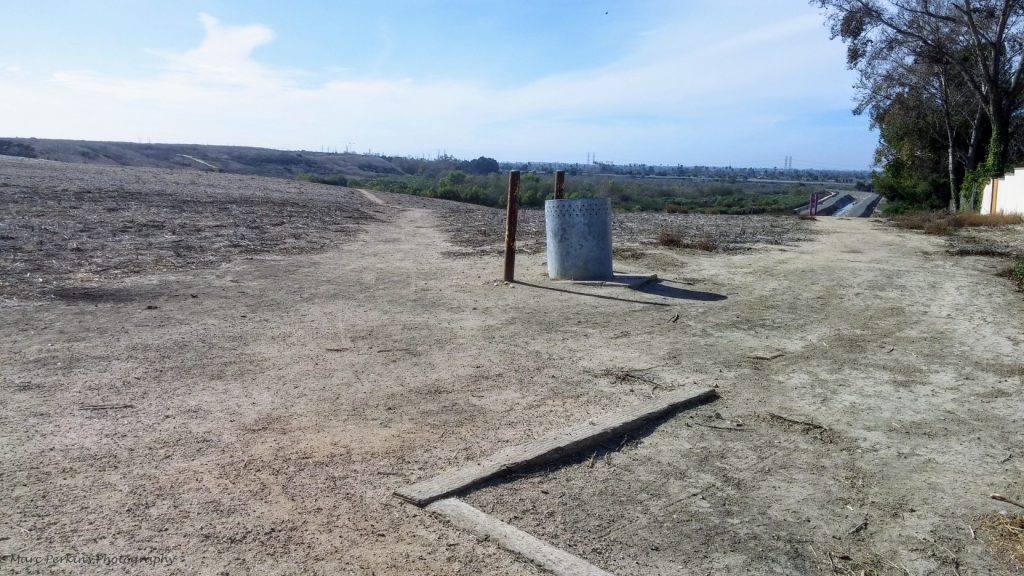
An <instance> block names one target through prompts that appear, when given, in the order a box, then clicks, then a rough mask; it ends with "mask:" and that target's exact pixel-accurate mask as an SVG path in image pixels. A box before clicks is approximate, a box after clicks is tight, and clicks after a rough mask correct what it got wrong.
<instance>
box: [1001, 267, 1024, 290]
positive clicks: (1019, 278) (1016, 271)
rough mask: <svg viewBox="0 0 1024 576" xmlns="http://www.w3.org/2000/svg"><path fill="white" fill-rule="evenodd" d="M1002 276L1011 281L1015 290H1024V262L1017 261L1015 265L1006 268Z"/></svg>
mask: <svg viewBox="0 0 1024 576" xmlns="http://www.w3.org/2000/svg"><path fill="white" fill-rule="evenodd" d="M1003 275H1004V276H1006V277H1007V278H1009V279H1010V280H1013V281H1014V283H1016V284H1017V288H1020V289H1021V290H1024V260H1018V261H1017V263H1016V264H1014V265H1013V266H1011V267H1009V268H1007V269H1006V271H1005V272H1003Z"/></svg>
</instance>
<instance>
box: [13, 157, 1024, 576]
mask: <svg viewBox="0 0 1024 576" xmlns="http://www.w3.org/2000/svg"><path fill="white" fill-rule="evenodd" d="M24 162H29V163H31V161H24ZM10 166H11V165H10V164H6V163H0V178H2V182H4V183H5V186H4V187H2V188H0V195H2V198H3V200H4V202H5V204H6V206H5V210H6V211H5V213H4V216H3V220H4V224H5V225H7V226H8V227H10V226H11V220H13V218H12V217H11V214H12V212H13V210H10V208H11V206H12V204H15V203H14V201H13V200H11V199H12V198H13V196H12V195H11V194H10V191H11V189H12V188H14V187H18V186H26V185H27V184H26V183H25V182H28V180H26V181H25V182H22V183H19V182H17V181H12V180H16V179H17V178H26V179H29V178H30V177H29V176H16V175H15V176H12V174H15V169H13V168H11V167H10ZM35 166H36V168H32V169H33V170H39V169H45V170H52V171H55V172H59V171H60V170H64V172H60V178H58V179H57V180H55V181H59V180H60V179H64V180H66V181H69V182H71V184H70V185H65V187H68V188H69V190H72V192H67V194H68V195H73V190H75V189H76V188H75V187H76V186H79V184H81V182H79V181H78V180H76V178H78V177H77V176H75V174H76V172H75V171H76V170H83V169H84V168H82V167H77V166H76V167H74V168H73V169H71V168H66V169H65V168H57V167H55V166H54V165H52V164H46V165H42V164H40V165H35ZM39 166H43V168H39ZM22 169H24V166H23V167H22ZM89 169H90V170H92V169H93V168H89ZM103 170H107V171H110V172H103V174H107V175H110V174H113V173H114V172H118V171H123V174H121V175H120V176H116V178H122V177H123V178H131V177H135V178H137V179H138V181H139V182H140V185H145V184H141V183H145V182H148V181H150V179H151V178H152V177H153V172H151V171H141V172H139V171H135V170H129V169H113V168H105V169H103ZM185 174H192V173H185ZM109 177H111V178H114V177H115V176H109ZM178 177H179V176H178V175H175V176H167V178H178ZM189 177H194V178H203V179H209V180H203V181H204V182H208V183H209V187H208V188H206V189H205V191H204V194H205V195H208V196H215V195H217V194H219V193H220V190H221V188H222V187H223V188H224V189H225V190H227V191H229V192H230V191H232V190H234V191H236V192H237V191H238V190H239V189H242V190H244V189H245V188H246V185H245V183H244V180H246V178H242V179H241V180H236V179H238V178H239V177H233V176H223V175H216V174H202V175H200V174H198V173H196V174H195V175H194V176H189ZM221 178H223V179H225V180H219V179H221ZM275 182H283V181H270V180H264V179H255V180H254V181H253V184H252V185H253V186H256V187H259V188H261V189H267V190H270V189H276V188H275V187H277V186H289V187H290V186H296V187H297V188H296V190H297V192H296V193H297V194H308V195H315V194H328V191H327V190H328V189H326V188H325V187H322V186H316V185H310V184H298V183H291V182H286V183H284V184H275ZM175 186H177V185H175V184H173V183H172V184H169V185H168V186H167V188H168V189H172V188H175ZM81 187H83V188H86V187H88V186H87V185H86V184H81ZM58 191H59V190H58ZM49 193H50V192H47V194H49ZM268 193H270V192H268ZM54 194H56V192H54ZM273 194H277V192H273ZM329 195H330V196H331V198H330V202H332V203H335V204H337V205H338V206H343V207H344V208H339V210H344V211H345V212H346V213H351V214H352V219H351V220H350V223H351V225H352V226H351V227H346V228H345V229H344V230H339V231H336V232H333V233H332V232H330V231H324V230H322V229H321V228H315V229H310V230H307V231H306V233H305V234H306V235H304V233H303V232H302V231H297V232H296V233H298V234H299V236H300V237H301V238H305V237H308V236H307V235H313V234H315V235H320V234H323V236H322V238H324V239H326V241H325V242H324V244H323V245H322V246H319V248H320V250H319V251H318V252H315V253H298V254H296V253H285V252H286V251H282V250H280V249H279V246H278V245H273V246H270V245H268V246H267V247H266V249H261V250H250V251H238V252H232V253H228V254H225V255H223V256H222V257H218V258H219V259H217V260H216V261H209V262H206V261H204V262H200V263H194V265H188V266H186V265H182V266H181V267H177V268H175V267H168V268H167V269H165V270H159V269H157V270H152V269H149V270H146V269H141V268H140V269H138V270H133V271H130V273H124V274H113V275H110V276H109V277H106V276H99V277H89V278H87V279H86V280H79V279H76V278H73V277H68V276H66V274H67V272H66V270H65V269H64V268H63V267H62V266H63V264H62V262H63V261H62V260H57V263H56V264H55V265H53V266H55V267H54V268H53V269H52V274H50V273H49V272H47V271H46V270H43V269H42V268H34V269H33V270H37V271H39V270H42V272H39V275H38V276H37V277H40V278H43V282H37V284H43V285H45V286H52V287H53V289H49V288H48V289H38V290H37V289H32V288H31V285H29V287H27V288H26V287H24V286H22V285H19V286H20V287H21V288H23V289H24V290H23V291H22V292H18V293H17V294H14V295H11V294H7V295H6V298H5V299H4V300H2V301H0V390H2V398H3V399H4V400H3V409H2V411H0V494H2V496H0V510H2V511H3V515H2V517H0V570H2V571H4V572H9V573H18V574H22V573H24V574H109V573H126V574H249V573H253V574H358V575H368V574H377V575H390V574H409V575H413V574H416V575H422V574H439V575H441V574H467V575H468V574H511V575H517V574H521V575H527V574H530V575H534V574H540V573H541V571H540V570H539V569H537V568H535V567H533V566H531V565H529V564H527V563H525V562H523V561H521V560H520V559H519V558H517V557H515V556H514V555H512V554H510V553H508V552H505V551H504V550H502V549H500V548H499V547H497V546H496V545H494V544H493V543H491V542H487V541H478V540H477V539H476V538H474V537H472V536H469V535H468V534H466V533H464V532H462V531H459V530H457V529H455V528H453V527H451V526H449V525H448V524H447V523H446V522H445V521H444V520H442V519H440V518H438V517H435V516H432V515H431V514H429V513H427V512H424V511H422V510H420V509H417V508H415V507H413V506H411V505H409V504H406V503H403V502H401V501H399V500H397V499H395V498H393V497H392V496H391V493H392V491H393V490H394V489H396V488H397V487H400V486H403V485H405V484H408V483H411V482H414V481H418V480H421V479H424V478H426V477H429V476H433V475H434V474H436V473H437V472H439V471H441V470H443V469H445V468H449V467H453V466H458V465H461V464H465V463H467V462H469V461H471V460H473V459H477V458H480V457H483V456H486V455H488V454H490V453H492V452H494V451H496V450H497V449H499V448H503V447H506V446H509V445H512V444H515V443H517V442H522V441H523V440H524V439H533V438H538V437H541V436H543V435H546V434H549V433H551V432H553V431H555V430H559V429H561V428H564V427H565V426H567V425H571V424H576V423H581V422H585V421H586V420H587V419H588V418H591V417H593V416H597V415H601V414H605V413H608V412H610V411H614V410H617V409H619V408H621V407H623V406H625V405H629V404H632V403H636V402H640V401H642V400H645V399H648V398H650V397H651V396H652V395H656V394H658V393H659V392H662V391H665V390H671V389H673V388H676V387H680V386H684V385H691V384H701V385H709V386H717V387H718V390H719V392H720V394H721V398H720V399H719V400H718V401H716V402H714V403H712V404H709V405H706V406H704V407H701V408H698V409H695V410H692V411H688V412H683V413H681V414H679V415H677V416H675V417H672V418H669V419H667V420H666V421H664V422H663V423H661V425H660V426H658V427H656V428H652V429H649V430H647V431H646V434H644V435H636V436H633V437H630V438H627V439H624V440H623V441H620V442H619V443H617V444H615V445H610V446H608V449H607V450H602V451H600V452H599V453H596V454H585V455H582V456H581V457H580V458H577V459H576V460H574V461H573V462H569V463H567V464H566V465H565V466H563V467H559V468H547V469H543V470H537V471H534V472H532V473H530V474H527V475H525V476H522V477H519V478H515V479H512V481H511V482H507V483H498V484H493V485H489V486H486V487H483V488H481V489H479V490H477V491H474V492H472V493H470V494H468V495H466V496H465V498H466V499H467V500H468V501H469V502H471V503H473V504H474V505H476V506H478V507H480V508H481V509H483V510H485V511H487V512H489V513H492V514H494V515H496V516H498V517H500V518H503V519H505V520H507V521H510V522H511V523H513V524H515V525H516V526H518V527H520V528H522V529H524V530H526V531H528V532H530V533H533V534H534V535H536V536H538V537H541V538H543V539H546V540H548V541H549V542H551V543H554V544H556V545H559V546H562V547H564V548H566V549H568V550H570V551H572V552H574V553H576V554H578V555H580V556H582V557H584V558H586V559H587V560H589V561H591V562H592V563H594V564H596V565H598V566H600V567H602V568H605V569H607V570H610V571H613V572H615V573H617V574H623V575H626V574H743V573H748V574H763V573H774V574H849V573H860V572H861V571H862V570H863V571H865V573H867V574H872V573H879V574H908V573H909V574H915V575H916V574H1013V573H1020V571H1021V567H1020V566H1018V565H1015V564H1014V563H1013V562H1012V561H1011V560H1010V559H1009V558H1007V557H1004V556H1000V555H998V554H995V553H993V552H991V551H989V550H988V549H987V545H986V538H987V535H986V534H985V532H984V531H983V530H982V529H980V528H979V527H978V525H979V520H980V518H981V517H982V516H983V515H986V514H990V513H993V512H997V511H999V510H1005V509H1007V508H1008V507H1007V505H1005V504H1001V503H999V502H994V501H992V500H990V499H989V498H988V495H989V494H990V493H992V492H1001V493H1004V494H1007V495H1010V496H1015V497H1017V498H1020V497H1021V496H1022V495H1024V494H1022V491H1024V484H1022V481H1021V478H1022V472H1024V449H1022V446H1024V400H1022V396H1021V387H1022V384H1024V363H1022V361H1021V358H1024V335H1022V334H1021V330H1020V326H1021V318H1022V317H1024V296H1022V294H1021V293H1019V292H1017V291H1015V290H1014V288H1013V286H1012V285H1011V284H1010V283H1009V282H1008V281H1007V280H1005V279H1003V278H999V277H997V276H996V272H998V271H999V270H1001V269H1002V268H1004V267H1005V262H1004V261H1002V260H1000V259H996V258H991V257H981V256H952V255H949V254H948V253H947V246H946V244H945V241H944V240H943V239H941V238H936V237H928V236H924V235H921V234H918V233H914V232H906V231H899V230H895V229H893V228H891V227H889V226H886V225H884V224H882V223H880V222H878V221H875V220H852V219H851V220H847V219H825V218H822V219H819V220H817V221H815V222H801V223H800V224H790V223H792V222H798V221H795V220H793V219H788V222H789V223H787V224H785V225H786V226H805V227H807V230H806V231H801V230H803V229H797V228H793V230H795V231H797V232H800V234H801V236H800V238H802V239H803V241H800V242H797V243H792V242H790V243H782V244H774V245H769V244H756V245H753V246H752V247H750V249H748V250H744V251H736V252H726V253H713V254H708V253H701V252H695V251H683V250H670V249H665V248H660V247H656V246H653V245H650V244H647V243H644V242H641V241H637V242H635V243H630V242H625V244H627V245H621V246H620V249H623V248H629V251H628V254H629V257H628V258H620V259H618V260H617V261H616V268H617V270H621V271H623V272H651V273H657V274H658V275H659V277H660V278H662V279H664V280H663V281H662V282H661V283H659V284H656V285H653V286H650V287H648V288H647V289H645V291H643V292H636V291H629V290H628V289H625V288H613V287H603V288H602V287H595V286H586V287H584V286H577V285H572V284H565V283H556V282H551V281H548V280H547V279H546V278H545V276H544V255H543V251H542V250H531V252H533V253H523V254H521V255H520V257H519V259H518V266H517V269H518V271H519V278H520V280H521V282H520V283H517V284H514V285H505V284H503V283H501V282H498V281H497V278H498V277H499V275H500V268H501V261H500V259H499V258H497V257H495V256H494V255H493V254H490V253H489V252H488V251H487V250H480V251H479V253H478V254H476V253H472V250H474V249H471V248H468V247H467V246H468V245H469V244H472V243H471V242H467V241H460V242H456V240H458V238H459V230H465V229H467V228H471V227H472V223H473V222H481V221H484V220H486V219H487V218H493V214H490V215H484V216H481V217H480V218H482V219H483V220H481V219H475V218H476V217H473V216H469V214H470V213H476V212H479V210H478V209H475V208H474V209H466V214H467V216H466V217H465V218H464V219H463V220H462V221H461V222H462V223H463V225H462V226H461V227H460V226H459V225H458V224H459V222H460V221H459V219H458V218H454V219H453V216H452V214H453V211H455V210H459V208H456V207H453V206H452V205H451V204H450V203H438V202H434V201H429V200H424V199H415V198H407V197H399V196H392V195H388V194H383V193H377V196H376V197H373V198H371V197H368V196H367V195H364V194H362V193H360V192H358V191H353V190H347V189H329ZM56 196H58V197H59V196H60V195H59V194H56ZM325 198H326V196H325ZM374 200H379V201H380V202H383V203H384V204H380V203H378V202H375V201H374ZM324 201H325V202H326V201H327V200H324ZM19 202H20V201H19ZM76 202H77V201H76ZM231 204H232V203H230V202H228V203H227V205H228V206H231ZM335 204H332V205H335ZM21 206H22V204H20V203H19V204H17V206H16V207H17V209H18V210H21ZM18 213H19V214H22V212H18ZM480 213H481V214H482V212H480ZM339 217H340V216H339ZM39 218H42V219H43V220H45V215H44V216H39ZM357 218H358V219H357ZM302 220H303V219H301V218H299V219H296V220H295V222H294V223H293V225H294V226H298V225H299V222H300V221H302ZM326 220H332V218H327V219H326ZM499 221H500V220H499ZM679 222H682V221H679ZM723 222H724V221H723ZM311 226H312V225H311ZM324 226H326V224H325V225H324ZM771 226H773V225H769V227H771ZM200 228H202V227H200ZM197 233H201V232H197ZM8 234H10V235H12V236H14V234H11V233H8ZM126 234H127V235H129V236H131V234H128V233H126ZM332 234H335V235H332ZM318 237H319V236H318ZM498 237H500V233H499V236H498ZM9 241H11V242H14V240H9ZM109 242H113V240H108V242H107V243H105V244H104V245H105V246H108V247H110V249H111V250H114V247H112V246H111V245H110V244H109ZM268 242H269V241H268ZM19 245H21V244H19ZM125 245H131V244H130V243H128V244H125ZM477 245H478V246H479V247H484V248H486V247H487V243H486V242H480V243H477ZM44 249H47V248H45V247H42V248H40V250H44ZM218 253H219V252H218ZM456 255H458V257H454V256H456ZM2 256H3V257H6V256H7V254H6V253H5V254H3V255H2ZM29 261H30V263H31V262H32V260H31V259H30V260H29ZM19 265H20V264H19ZM48 274H49V275H48ZM69 278H70V279H69ZM58 279H63V280H60V282H58ZM76 283H77V284H76ZM75 286H84V287H85V288H87V289H88V295H89V296H88V297H87V298H80V297H71V296H74V295H75V294H74V293H75V292H76V290H77V289H75V288H74V287H75ZM21 288H19V289H21ZM65 289H70V290H71V291H70V292H59V291H55V290H65ZM778 354H781V355H778ZM777 355H778V356H777ZM767 358H771V359H767ZM786 419H789V420H786ZM800 422H805V423H806V424H802V423H800ZM104 555H106V556H104ZM37 560H38V562H37Z"/></svg>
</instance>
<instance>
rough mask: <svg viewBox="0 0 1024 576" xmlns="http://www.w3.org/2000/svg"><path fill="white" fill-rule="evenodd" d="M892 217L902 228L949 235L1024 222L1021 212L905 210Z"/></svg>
mask: <svg viewBox="0 0 1024 576" xmlns="http://www.w3.org/2000/svg"><path fill="white" fill-rule="evenodd" d="M890 219H891V220H892V222H893V223H894V224H896V226H899V227H900V228H908V229H911V230H922V231H924V233H925V234H936V235H947V234H952V233H953V232H956V231H957V230H959V229H961V228H970V227H981V226H984V227H994V226H1013V225H1015V224H1024V216H1022V215H1020V214H977V213H975V212H960V213H957V214H949V213H948V212H904V213H902V214H893V215H891V216H890Z"/></svg>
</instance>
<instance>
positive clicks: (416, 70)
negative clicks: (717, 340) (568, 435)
mask: <svg viewBox="0 0 1024 576" xmlns="http://www.w3.org/2000/svg"><path fill="white" fill-rule="evenodd" d="M0 7H2V8H3V12H4V19H3V24H2V30H3V34H0V86H2V87H3V88H2V89H0V136H21V137H33V136H34V137H38V138H68V139H85V140H122V141H131V142H138V141H143V142H147V141H152V142H168V143H196V144H226V145H246V146H261V147H268V148H283V149H306V150H321V149H323V148H329V149H337V150H339V151H341V150H345V149H346V148H349V149H352V150H353V151H357V152H367V151H373V152H380V153H384V154H389V155H408V156H416V157H418V156H428V157H433V156H434V155H436V154H437V153H438V152H439V151H445V152H447V153H448V154H452V155H454V156H457V157H461V158H473V157H477V156H481V155H484V156H491V157H494V158H497V159H499V160H502V161H527V160H532V161H560V162H580V163H582V162H585V161H586V159H587V157H588V155H589V154H591V153H593V154H596V158H597V160H599V161H606V162H616V163H619V164H628V163H647V164H685V165H717V166H727V165H731V166H743V167H745V166H754V167H771V166H778V167H782V166H784V165H785V162H786V158H787V157H792V166H793V167H794V168H838V169H853V170H859V169H866V168H868V167H869V166H870V165H871V161H872V154H873V151H874V147H875V144H876V140H877V134H875V133H874V132H873V131H870V130H869V121H868V119H867V118H865V117H856V116H853V115H852V113H851V112H850V110H851V109H852V107H853V94H854V92H853V89H852V87H851V86H852V84H853V82H854V76H853V73H852V72H850V71H849V70H847V69H846V65H845V48H844V47H843V45H842V44H841V43H839V42H838V41H830V40H829V38H828V30H827V29H826V28H825V26H824V25H823V18H822V16H821V14H820V13H819V11H818V10H817V9H815V8H813V7H811V6H809V5H808V3H807V2H806V1H805V0H776V1H773V2H770V3H769V2H754V1H752V0H746V1H738V0H717V1H714V0H692V1H689V2H685V3H680V2H670V1H660V0H605V1H600V0H597V1H595V0H588V1H574V0H567V1H563V2H557V1H546V2H545V1H536V2H534V1H523V2H516V3H510V2H497V1H489V0H477V1H440V0H436V1H435V0H407V1H394V2H386V1H382V2H379V3H368V2H303V1H296V2H293V3H289V4H284V3H279V2H273V1H270V0H264V1H247V2H239V1H233V0H206V1H200V0H178V1H176V2H173V3H170V2H157V1H155V0H153V1H146V0H137V1H131V2H129V1H125V0H91V1H90V2H82V3H68V2H63V1H55V0H35V1H33V2H31V3H26V2H17V3H16V2H9V1H7V0H0Z"/></svg>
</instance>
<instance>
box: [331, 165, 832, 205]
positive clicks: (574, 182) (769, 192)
mask: <svg viewBox="0 0 1024 576" xmlns="http://www.w3.org/2000/svg"><path fill="white" fill-rule="evenodd" d="M351 185H352V186H356V187H361V188H370V189H374V190H382V191H386V192H397V193H401V194H412V195H415V196H425V197H429V198H443V199H446V200H456V201H459V202H470V203H473V204H482V205H484V206H499V207H503V206H504V205H505V197H506V194H507V189H508V176H507V175H505V174H498V173H489V174H469V173H466V172H463V171H461V170H451V171H448V172H445V173H443V174H441V175H439V176H438V177H429V176H381V177H375V178H369V179H366V180H359V181H354V180H353V181H351ZM553 189H554V176H553V175H551V174H538V173H536V172H527V173H525V174H523V175H522V176H521V177H520V181H519V204H520V205H521V206H525V207H532V208H539V207H542V206H543V205H544V201H545V200H548V199H550V198H551V197H552V190H553ZM813 190H815V188H813V187H811V186H808V185H806V184H802V183H801V184H768V183H753V182H736V183H726V182H706V181H692V180H674V179H655V178H627V177H605V176H586V177H576V178H569V179H567V182H566V185H565V192H566V197H567V198H585V197H604V198H611V200H612V206H613V207H614V208H615V209H617V210H624V211H638V210H647V211H652V210H653V211H666V212H679V213H687V212H700V213H709V214H770V213H782V212H791V211H792V210H793V209H795V208H797V207H799V206H801V205H804V204H806V203H807V201H808V197H809V195H810V193H811V192H812V191H813Z"/></svg>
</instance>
